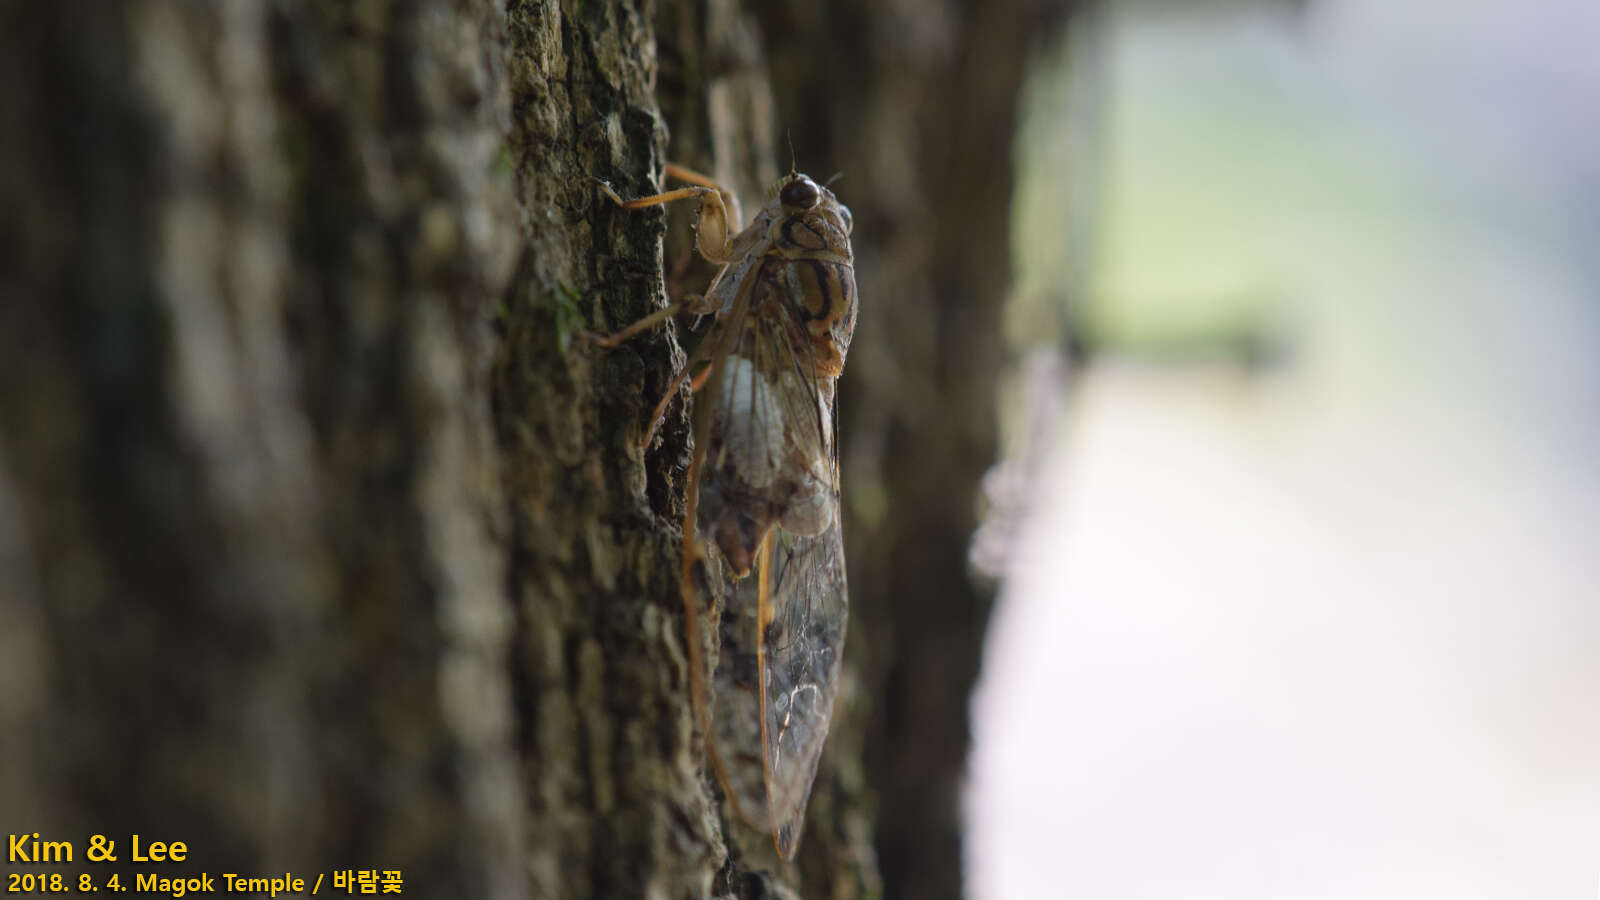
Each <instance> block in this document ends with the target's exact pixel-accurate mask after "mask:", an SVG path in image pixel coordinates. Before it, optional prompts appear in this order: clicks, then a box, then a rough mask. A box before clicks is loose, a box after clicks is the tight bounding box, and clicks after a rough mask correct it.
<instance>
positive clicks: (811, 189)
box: [778, 175, 818, 209]
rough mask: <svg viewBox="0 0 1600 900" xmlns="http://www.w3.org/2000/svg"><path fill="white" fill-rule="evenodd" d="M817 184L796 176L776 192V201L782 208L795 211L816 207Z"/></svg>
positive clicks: (802, 176) (804, 177)
mask: <svg viewBox="0 0 1600 900" xmlns="http://www.w3.org/2000/svg"><path fill="white" fill-rule="evenodd" d="M817 197H818V193H817V183H816V182H815V181H812V180H811V179H809V178H807V177H806V176H804V175H796V176H794V178H792V179H790V180H789V183H788V184H786V185H784V186H783V190H781V191H779V192H778V199H779V200H780V201H782V202H783V205H784V206H788V207H793V208H795V209H810V208H811V207H813V206H816V205H817Z"/></svg>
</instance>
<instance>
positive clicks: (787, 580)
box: [754, 507, 849, 859]
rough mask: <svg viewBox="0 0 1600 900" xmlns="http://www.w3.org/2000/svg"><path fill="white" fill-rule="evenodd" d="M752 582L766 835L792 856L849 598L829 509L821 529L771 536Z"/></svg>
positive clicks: (829, 712)
mask: <svg viewBox="0 0 1600 900" xmlns="http://www.w3.org/2000/svg"><path fill="white" fill-rule="evenodd" d="M761 557H762V559H761V565H760V567H759V571H758V572H757V577H756V579H754V580H755V581H756V582H757V594H758V600H757V602H758V608H759V610H760V613H759V615H760V618H761V620H762V621H763V622H765V623H766V624H765V626H764V627H763V628H762V632H761V653H760V679H761V745H762V757H763V760H764V762H765V768H766V783H767V806H768V809H769V811H770V812H771V815H772V833H773V839H774V840H775V841H776V843H777V845H778V852H779V853H780V854H782V856H783V858H785V859H790V858H792V857H793V856H794V851H795V847H796V845H797V844H798V843H799V840H800V830H801V828H802V826H803V825H804V823H805V814H806V802H807V801H808V800H809V799H810V797H811V783H812V781H813V780H814V779H815V778H816V776H817V763H818V761H819V760H820V759H821V758H822V746H823V742H824V741H826V740H827V737H828V726H829V724H830V723H831V722H832V721H833V701H834V698H835V697H837V696H838V693H839V667H840V663H841V661H842V659H843V650H844V635H845V625H846V623H847V621H848V619H849V615H848V613H849V596H848V594H847V592H846V589H845V569H844V541H843V539H842V537H841V533H840V530H839V520H838V515H837V507H835V515H834V517H833V524H832V525H831V526H830V527H828V528H827V529H826V530H824V531H823V532H822V533H821V534H818V535H814V536H809V537H808V536H797V535H794V534H791V533H789V532H787V531H785V530H783V529H781V528H778V529H774V530H773V531H772V533H771V536H770V539H769V543H768V547H767V549H765V550H764V551H763V552H762V554H761Z"/></svg>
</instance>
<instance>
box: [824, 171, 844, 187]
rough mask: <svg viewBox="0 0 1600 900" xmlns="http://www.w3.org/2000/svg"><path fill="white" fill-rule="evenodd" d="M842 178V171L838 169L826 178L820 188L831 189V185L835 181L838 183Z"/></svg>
mask: <svg viewBox="0 0 1600 900" xmlns="http://www.w3.org/2000/svg"><path fill="white" fill-rule="evenodd" d="M843 177H844V170H843V169H840V170H839V171H837V172H835V173H833V174H832V175H829V176H828V180H827V181H824V182H823V183H822V186H823V187H825V188H831V187H833V183H834V182H835V181H838V180H839V179H841V178H843Z"/></svg>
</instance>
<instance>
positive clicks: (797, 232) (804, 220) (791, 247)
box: [768, 172, 854, 261]
mask: <svg viewBox="0 0 1600 900" xmlns="http://www.w3.org/2000/svg"><path fill="white" fill-rule="evenodd" d="M774 206H776V207H777V208H776V209H774V208H773V207H771V206H769V207H768V211H769V212H770V213H774V215H773V216H772V219H773V222H772V227H771V229H770V231H769V234H770V235H771V237H772V240H773V243H774V244H775V245H776V246H777V248H778V249H779V250H781V251H785V252H789V253H793V254H815V253H826V254H829V255H833V256H836V257H838V258H840V259H841V260H843V261H849V260H850V259H851V252H850V230H851V228H852V226H853V224H854V223H853V222H852V221H851V217H850V210H849V208H848V207H846V206H845V205H844V204H843V203H840V202H839V198H838V197H836V196H834V194H833V191H830V190H828V189H827V188H825V187H823V186H821V185H819V184H817V183H816V182H815V181H812V180H811V177H810V176H808V175H801V174H800V173H798V172H791V173H789V174H788V175H786V176H784V179H783V182H782V183H781V184H780V185H779V186H778V202H777V203H776V204H774Z"/></svg>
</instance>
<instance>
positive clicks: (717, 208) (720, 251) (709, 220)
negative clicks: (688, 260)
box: [589, 163, 743, 265]
mask: <svg viewBox="0 0 1600 900" xmlns="http://www.w3.org/2000/svg"><path fill="white" fill-rule="evenodd" d="M666 168H667V174H668V175H670V176H672V177H673V178H677V179H678V180H680V181H687V182H689V183H690V184H691V185H692V187H683V188H678V189H676V190H671V191H663V192H662V193H659V194H651V195H649V196H647V197H635V198H634V199H632V200H624V199H622V197H621V196H620V195H618V194H617V192H616V191H614V190H612V189H611V185H609V184H606V183H605V182H604V181H601V180H600V179H598V178H593V177H591V178H590V179H589V180H590V181H592V182H594V184H595V186H596V187H598V188H600V190H601V192H602V193H604V194H605V195H606V197H608V198H609V199H610V200H611V202H612V203H615V204H616V205H617V207H618V208H620V209H644V208H646V207H649V206H660V205H661V204H663V203H671V202H673V201H675V200H690V199H694V200H699V201H700V214H699V215H698V216H697V217H696V221H695V247H696V248H698V249H699V251H700V255H701V256H704V257H705V258H706V260H707V261H708V262H711V263H714V264H716V265H725V264H727V263H730V262H732V261H733V257H734V252H733V236H734V229H736V228H738V227H739V223H740V222H741V221H743V220H742V219H741V218H740V215H739V198H738V197H735V196H734V194H733V191H730V190H728V189H727V188H725V187H723V186H722V185H720V184H717V182H716V181H714V180H713V179H711V178H709V177H707V176H705V175H701V174H700V173H699V172H696V171H694V170H693V169H686V168H684V167H683V166H679V165H674V164H673V163H667V167H666Z"/></svg>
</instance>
